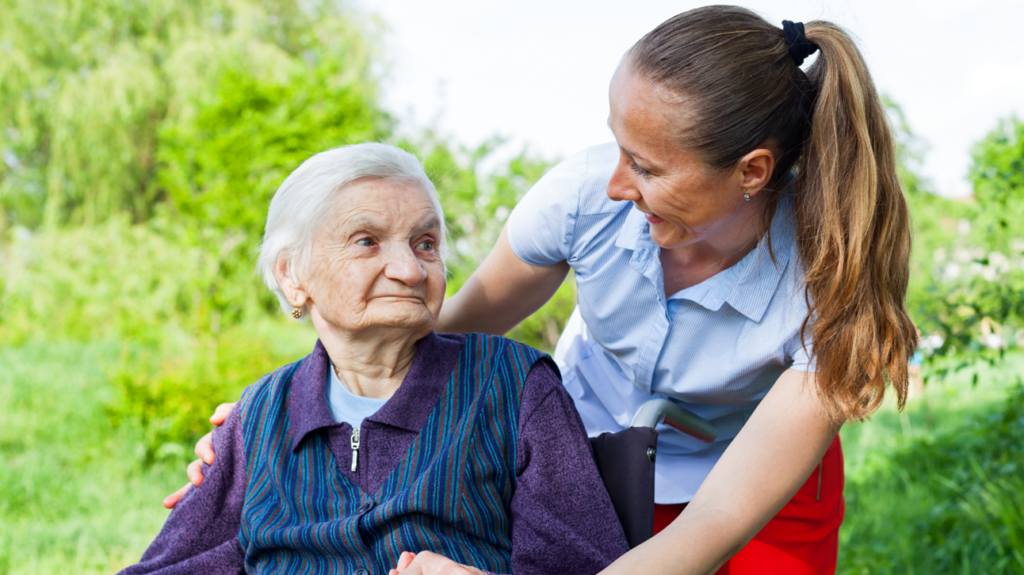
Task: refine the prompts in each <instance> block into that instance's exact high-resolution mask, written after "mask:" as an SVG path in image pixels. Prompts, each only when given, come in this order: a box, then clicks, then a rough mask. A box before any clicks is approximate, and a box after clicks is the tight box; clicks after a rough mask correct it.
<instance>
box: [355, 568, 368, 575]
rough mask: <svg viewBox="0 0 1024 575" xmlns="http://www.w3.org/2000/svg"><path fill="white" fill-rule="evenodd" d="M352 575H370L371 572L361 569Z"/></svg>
mask: <svg viewBox="0 0 1024 575" xmlns="http://www.w3.org/2000/svg"><path fill="white" fill-rule="evenodd" d="M352 575H370V572H369V571H367V570H366V569H363V568H362V567H360V568H359V569H356V570H355V571H353V572H352Z"/></svg>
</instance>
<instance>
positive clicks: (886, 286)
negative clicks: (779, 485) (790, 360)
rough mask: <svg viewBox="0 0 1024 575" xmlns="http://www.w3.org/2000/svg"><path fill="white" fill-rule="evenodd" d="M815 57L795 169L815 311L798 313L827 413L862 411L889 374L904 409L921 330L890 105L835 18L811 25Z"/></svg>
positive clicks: (875, 400)
mask: <svg viewBox="0 0 1024 575" xmlns="http://www.w3.org/2000/svg"><path fill="white" fill-rule="evenodd" d="M806 34H807V39H808V40H810V41H811V42H813V43H814V44H816V45H817V46H818V48H819V50H821V55H820V56H819V57H818V59H817V60H816V61H815V62H814V64H813V65H812V66H811V67H810V68H809V69H808V70H807V77H808V79H809V80H810V81H811V83H812V84H813V85H814V88H815V92H816V96H817V97H816V101H815V104H814V112H813V115H812V118H813V121H812V122H811V125H810V129H809V130H808V134H807V138H806V140H805V142H804V146H803V153H802V155H801V158H800V161H799V163H798V167H797V188H796V189H797V194H796V201H795V206H796V219H797V225H798V232H797V243H798V246H799V249H800V255H801V260H802V261H803V265H804V278H805V282H806V285H807V296H808V303H809V304H810V305H809V307H810V309H811V313H810V315H809V316H808V318H807V319H806V320H805V322H804V335H805V336H806V335H807V333H808V331H809V332H810V335H811V339H812V340H813V342H814V353H815V356H816V358H817V367H818V385H819V388H820V390H819V391H820V395H821V396H822V397H823V398H824V399H825V402H824V403H825V406H826V408H827V410H828V411H829V413H830V415H832V416H833V417H834V418H836V419H838V418H847V419H862V418H864V417H865V416H866V415H868V414H870V413H871V412H872V411H874V410H875V409H876V408H877V407H878V406H879V404H881V402H882V397H883V394H884V392H885V382H886V380H889V381H891V382H892V384H893V388H894V389H895V391H896V396H897V399H898V404H899V406H900V407H901V408H902V407H903V405H904V403H905V401H906V396H907V362H908V361H909V359H910V357H909V356H910V354H912V353H913V350H914V348H915V347H916V345H917V334H916V332H915V329H914V325H913V323H912V322H911V320H910V317H909V316H908V315H907V312H906V293H907V282H908V279H909V274H910V272H909V259H910V216H909V212H908V210H907V203H906V201H905V199H904V197H903V192H902V190H901V188H900V183H899V179H898V178H897V169H896V152H895V146H894V144H893V138H892V133H891V130H890V128H889V123H888V117H887V115H886V112H885V108H884V106H883V104H882V102H881V99H880V98H879V97H878V93H877V92H876V91H875V86H874V82H872V80H871V76H870V75H869V74H868V70H867V66H866V65H865V64H864V59H863V58H862V57H861V55H860V52H859V51H858V50H857V48H856V46H855V45H854V43H853V41H852V40H851V39H850V37H849V36H848V35H847V34H846V33H845V32H844V31H843V30H841V29H840V28H839V27H837V26H835V25H833V24H831V23H828V22H822V21H815V22H810V23H808V24H807V25H806Z"/></svg>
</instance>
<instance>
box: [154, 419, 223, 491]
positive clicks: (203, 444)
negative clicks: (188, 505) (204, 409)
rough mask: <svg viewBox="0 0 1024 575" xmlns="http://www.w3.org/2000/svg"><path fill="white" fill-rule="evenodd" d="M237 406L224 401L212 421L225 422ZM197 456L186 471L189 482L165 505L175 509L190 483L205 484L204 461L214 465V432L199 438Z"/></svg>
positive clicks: (218, 423) (215, 423)
mask: <svg viewBox="0 0 1024 575" xmlns="http://www.w3.org/2000/svg"><path fill="white" fill-rule="evenodd" d="M234 408H235V404H234V403H222V404H220V405H218V406H217V409H216V410H215V411H214V412H213V415H212V416H210V423H212V424H214V425H220V424H222V423H224V420H225V419H227V418H228V414H230V413H231V410H232V409H234ZM196 457H198V458H199V459H197V460H195V461H193V462H192V463H189V464H188V468H187V469H186V470H185V473H186V474H187V475H188V481H189V482H188V483H186V484H185V486H184V487H182V488H181V489H179V490H177V491H175V492H174V493H172V494H170V495H168V496H167V497H165V498H164V501H163V506H164V507H166V508H167V509H173V508H174V506H175V505H177V504H178V501H181V498H182V497H184V496H185V492H186V491H188V488H189V486H190V485H195V486H196V487H199V486H200V485H202V484H203V463H206V464H207V465H213V432H210V433H207V434H206V435H204V436H202V437H201V438H200V439H199V443H196Z"/></svg>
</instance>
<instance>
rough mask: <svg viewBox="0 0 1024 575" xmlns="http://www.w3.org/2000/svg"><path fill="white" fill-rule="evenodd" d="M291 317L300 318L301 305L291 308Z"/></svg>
mask: <svg viewBox="0 0 1024 575" xmlns="http://www.w3.org/2000/svg"><path fill="white" fill-rule="evenodd" d="M292 317H294V318H295V319H301V318H302V308H301V307H297V308H295V309H293V310H292Z"/></svg>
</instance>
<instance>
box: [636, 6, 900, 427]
mask: <svg viewBox="0 0 1024 575" xmlns="http://www.w3.org/2000/svg"><path fill="white" fill-rule="evenodd" d="M793 26H794V25H793V24H792V23H788V24H787V33H788V34H789V36H790V38H789V39H788V41H787V38H786V35H785V34H784V32H783V30H780V29H779V28H777V27H775V26H773V25H771V24H769V23H768V22H766V21H764V19H762V18H761V17H760V16H758V15H756V14H754V13H753V12H751V11H749V10H746V9H744V8H738V7H735V6H707V7H704V8H698V9H695V10H691V11H689V12H684V13H683V14H679V15H678V16H675V17H674V18H671V19H669V20H668V21H666V22H664V23H663V24H661V25H660V26H658V27H657V28H655V29H654V30H653V31H651V32H650V33H649V34H647V35H646V36H645V37H644V38H642V39H641V40H640V41H639V42H637V44H636V45H634V46H633V48H631V49H630V51H629V53H628V54H627V58H628V61H629V65H630V66H631V69H632V70H633V71H634V72H635V73H638V74H640V75H641V76H643V77H645V78H646V79H648V80H650V81H652V82H653V83H655V84H657V85H659V86H663V87H665V88H667V89H669V90H671V91H672V92H674V93H677V94H680V95H685V96H686V98H685V99H684V100H685V101H686V102H687V106H688V107H689V109H688V110H687V111H688V120H687V126H686V130H684V131H682V132H681V133H682V136H681V137H682V138H683V139H684V141H683V142H681V145H682V146H684V147H686V148H687V149H691V150H695V151H697V153H698V154H700V155H701V158H702V160H703V161H704V163H705V164H706V165H707V167H708V168H709V169H711V170H728V169H732V168H734V167H735V166H736V164H737V162H739V160H740V158H742V157H743V156H744V155H746V154H747V153H749V152H750V151H751V150H754V149H756V148H758V147H765V146H767V147H769V148H772V149H773V152H774V153H775V156H776V163H775V171H774V172H773V174H772V177H771V179H770V181H769V183H768V185H767V186H766V187H765V189H763V190H762V191H761V193H762V194H765V193H767V194H768V198H769V201H768V202H766V213H765V217H766V220H767V221H770V218H771V217H772V215H773V214H774V211H775V210H774V207H775V205H776V203H777V202H778V199H779V196H780V195H781V193H782V192H783V187H784V181H785V179H786V176H787V174H788V173H789V172H790V171H791V170H795V171H796V183H795V188H794V191H793V195H794V196H795V199H794V205H795V210H796V222H797V227H798V230H797V233H796V242H797V248H798V250H799V253H800V260H801V263H802V265H803V268H804V275H805V282H806V298H807V303H808V308H809V310H810V311H809V312H808V315H807V317H806V318H805V319H804V323H803V328H802V330H801V337H802V339H803V340H804V342H805V343H812V347H813V353H814V356H815V361H816V363H817V370H818V371H817V377H816V381H817V385H818V395H819V397H820V398H821V401H822V405H823V406H824V408H825V410H826V412H827V413H828V414H829V416H830V417H831V418H832V419H833V420H835V421H842V420H846V419H863V418H865V417H867V416H868V415H870V413H871V412H872V411H873V410H875V409H876V408H877V407H878V406H879V405H880V404H881V402H882V398H883V396H884V393H885V387H886V383H887V382H891V383H892V385H893V388H894V389H895V391H896V396H897V399H898V403H899V406H900V407H901V408H902V407H903V405H904V403H905V401H906V395H907V362H908V360H909V356H910V354H912V353H913V350H914V349H915V348H916V346H917V335H916V331H915V329H914V325H913V323H912V322H911V321H910V317H909V316H908V315H907V311H906V293H907V281H908V278H909V259H910V217H909V213H908V210H907V204H906V201H905V199H904V197H903V192H902V190H901V189H900V183H899V180H898V178H897V172H896V155H895V146H894V143H893V139H892V133H891V131H890V129H889V124H888V117H887V116H886V113H885V108H884V107H883V105H882V102H881V100H880V98H879V97H878V93H877V92H876V91H875V86H874V83H873V82H872V80H871V76H870V75H869V74H868V71H867V67H866V66H865V64H864V60H863V58H862V57H861V55H860V52H859V51H858V50H857V48H856V46H855V45H854V43H853V41H852V40H851V39H850V37H849V36H848V35H847V34H846V33H845V32H843V31H842V30H841V29H840V28H839V27H837V26H835V25H833V24H830V23H828V22H822V21H815V22H809V23H808V24H807V25H806V27H805V34H806V39H805V40H804V39H799V38H797V39H796V40H795V38H796V37H794V34H795V32H794V30H795V28H793ZM805 41H809V42H810V43H812V44H814V45H817V47H818V48H819V49H820V51H821V52H820V54H819V55H818V58H817V60H815V62H814V64H812V65H811V66H810V68H809V69H808V70H807V73H806V74H805V73H804V72H803V71H802V70H801V69H800V67H799V65H798V64H797V62H798V61H802V60H803V57H804V56H806V55H807V54H809V53H811V52H812V51H813V49H811V48H810V46H809V45H806V44H803V42H805ZM794 42H796V44H799V46H798V47H797V48H796V49H794V46H795V44H794ZM765 227H766V229H768V228H769V226H765ZM770 239H771V238H770V237H769V241H770ZM769 245H770V244H769Z"/></svg>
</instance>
